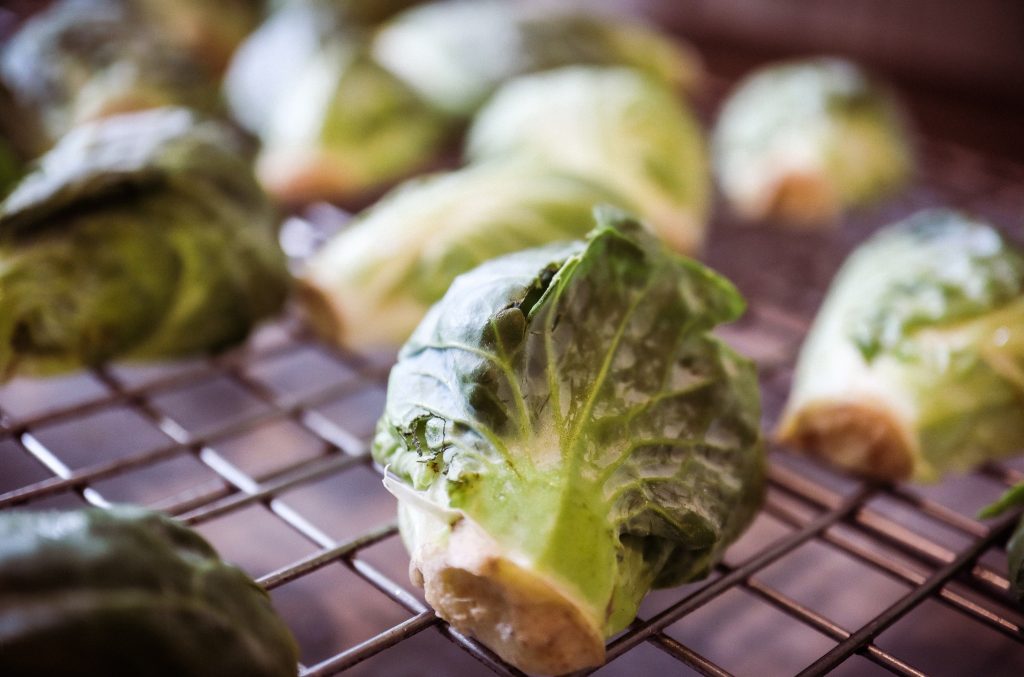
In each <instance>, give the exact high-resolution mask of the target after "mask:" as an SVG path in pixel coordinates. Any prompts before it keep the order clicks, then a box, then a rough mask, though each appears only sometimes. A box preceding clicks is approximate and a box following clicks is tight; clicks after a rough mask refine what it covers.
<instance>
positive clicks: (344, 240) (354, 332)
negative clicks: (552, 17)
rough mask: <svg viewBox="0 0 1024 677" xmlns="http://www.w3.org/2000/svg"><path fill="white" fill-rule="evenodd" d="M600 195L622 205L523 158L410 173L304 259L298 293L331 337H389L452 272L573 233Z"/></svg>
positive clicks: (374, 341) (371, 342) (426, 304)
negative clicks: (416, 176)
mask: <svg viewBox="0 0 1024 677" xmlns="http://www.w3.org/2000/svg"><path fill="white" fill-rule="evenodd" d="M604 202H607V203H613V204H618V205H620V206H621V205H624V204H625V203H624V202H623V201H621V200H620V199H619V198H618V197H617V196H615V195H614V194H612V193H610V192H608V191H607V190H605V189H604V188H602V187H600V186H598V185H597V184H593V183H590V182H587V181H585V180H583V179H579V178H576V177H573V176H571V175H566V174H562V173H558V172H555V171H552V170H543V169H541V168H538V167H536V166H535V165H532V164H521V163H489V164H481V165H477V166H471V167H469V168H466V169H462V170H460V171H457V172H451V173H447V174H438V175H434V176H429V177H424V178H421V179H415V180H412V181H409V182H407V183H406V184H403V185H402V186H399V187H398V188H397V189H395V190H394V191H393V192H392V193H390V194H389V195H388V196H386V197H385V198H384V199H383V200H381V201H380V202H379V203H378V204H376V205H374V206H373V207H371V208H370V209H369V210H367V211H366V212H365V213H363V214H362V215H361V216H360V217H359V218H358V219H357V220H356V222H355V223H354V224H353V225H352V226H351V227H349V228H348V229H347V230H344V231H342V232H341V233H340V234H338V235H337V236H335V238H334V239H333V240H331V241H330V242H328V243H327V245H326V246H325V247H324V248H323V249H322V250H321V251H320V252H318V253H317V254H316V255H315V256H314V257H313V258H312V259H311V260H310V262H309V264H308V266H307V268H306V270H305V272H304V274H303V275H302V278H301V283H302V284H301V287H300V293H301V297H300V298H302V299H303V300H304V302H305V305H306V309H307V314H308V315H309V316H310V318H311V320H312V322H313V323H314V324H315V325H316V326H317V327H318V328H319V329H320V331H321V333H322V334H323V335H324V336H325V337H326V338H328V339H330V340H333V341H335V342H338V343H340V344H343V345H347V346H350V347H356V348H364V347H370V346H397V345H400V344H401V343H402V342H403V341H404V340H405V339H407V338H408V337H409V334H410V333H411V332H412V330H413V329H414V328H415V327H416V325H417V324H418V323H419V321H420V320H421V319H422V318H423V315H424V314H425V313H426V312H427V309H428V308H430V306H431V305H432V304H433V303H434V302H435V301H437V300H438V299H439V298H441V296H443V295H444V293H445V291H447V289H448V286H449V285H450V284H451V281H452V280H453V279H454V278H455V277H456V276H457V275H458V274H459V273H462V272H465V271H467V270H469V269H470V268H472V267H474V266H476V265H477V264H479V263H481V262H483V261H486V260H487V259H490V258H492V257H495V256H498V255H500V254H506V253H509V252H514V251H518V250H520V249H525V248H527V247H532V246H537V245H541V244H546V243H549V242H555V241H559V240H567V239H575V238H579V237H582V236H583V235H585V234H586V233H587V231H588V230H589V229H590V227H591V225H592V224H593V220H592V218H591V210H592V208H593V206H594V205H595V204H600V203H604Z"/></svg>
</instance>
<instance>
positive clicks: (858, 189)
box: [712, 59, 913, 224]
mask: <svg viewBox="0 0 1024 677" xmlns="http://www.w3.org/2000/svg"><path fill="white" fill-rule="evenodd" d="M712 154H713V158H714V165H715V171H716V173H717V175H718V181H719V184H720V186H721V189H722V192H723V194H724V195H725V197H726V199H727V200H728V201H729V202H730V203H731V204H732V206H733V208H734V209H735V210H736V211H737V212H739V213H740V214H741V215H743V216H745V217H747V218H751V219H762V218H767V217H772V218H779V219H781V220H783V221H789V222H792V223H797V224H801V223H805V224H817V223H825V222H828V221H831V220H834V219H835V218H836V217H837V216H838V215H839V214H840V213H841V212H842V211H843V210H844V209H846V208H849V207H852V206H856V205H860V204H863V203H866V202H869V201H871V200H875V199H877V198H879V197H880V196H882V195H884V194H886V193H888V192H890V191H892V190H894V189H896V188H898V187H900V186H901V185H902V184H903V183H904V182H905V181H906V180H907V178H908V176H909V174H910V172H911V169H912V164H913V160H912V155H911V150H910V145H909V140H908V136H907V129H906V125H905V120H904V115H903V113H902V111H901V109H900V107H899V106H898V104H897V102H896V101H895V100H894V99H893V97H892V95H891V94H890V93H889V92H888V91H887V90H886V89H885V88H884V87H882V86H881V85H879V84H878V83H876V82H873V81H872V80H870V79H869V78H868V77H867V76H866V75H865V74H864V73H863V72H862V71H861V70H860V69H859V68H858V67H857V66H855V65H854V64H851V63H848V62H846V61H842V60H839V59H813V60H808V61H798V62H793V63H786V64H781V65H775V66H769V67H766V68H764V69H762V70H759V71H757V72H755V73H754V74H753V75H751V76H750V77H748V78H747V79H745V80H744V81H743V82H741V83H740V85H739V86H738V87H737V89H736V91H735V92H734V93H733V94H732V95H731V96H730V97H729V99H728V100H727V101H726V102H725V104H724V106H723V108H722V112H721V115H720V117H719V119H718V123H717V125H716V127H715V130H714V134H713V137H712Z"/></svg>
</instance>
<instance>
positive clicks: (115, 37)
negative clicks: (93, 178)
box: [0, 1, 220, 145]
mask: <svg viewBox="0 0 1024 677" xmlns="http://www.w3.org/2000/svg"><path fill="white" fill-rule="evenodd" d="M0 71H2V74H3V78H4V80H5V82H6V83H7V86H8V87H9V88H10V89H11V92H12V93H13V95H14V97H15V99H16V101H17V103H18V105H19V106H22V107H24V108H26V109H28V110H31V111H33V112H34V113H35V114H36V115H37V116H38V117H40V118H41V122H42V126H43V128H44V130H45V133H46V134H47V135H48V136H49V139H48V140H47V143H46V145H50V144H52V143H53V142H54V141H55V140H56V139H58V138H60V137H61V136H63V135H64V134H65V133H66V132H67V131H68V130H69V129H71V128H72V127H74V126H75V125H77V124H80V123H82V122H84V121H88V120H92V119H96V118H100V117H104V116H107V115H112V114H116V113H121V112H126V111H133V110H140V109H145V108H156V107H159V106H166V105H181V106H187V107H189V108H193V109H196V110H200V111H207V112H216V111H218V110H219V109H220V99H219V95H218V92H217V87H216V84H215V83H214V82H213V81H212V80H211V79H210V77H209V75H208V74H207V72H206V70H205V68H204V67H203V66H202V65H201V64H199V63H198V62H196V61H193V60H192V59H191V58H190V57H189V56H188V55H186V54H184V53H182V52H180V50H178V49H177V47H175V46H174V45H173V44H171V43H169V42H166V41H165V40H163V39H161V38H160V36H159V35H158V34H156V33H154V32H153V31H151V30H148V29H147V28H146V27H144V26H139V25H136V24H133V23H131V22H129V21H127V17H126V15H125V13H124V12H123V11H121V10H120V9H118V8H117V7H115V6H113V5H110V4H107V3H104V2H75V1H71V2H66V3H56V4H54V5H53V7H51V8H50V9H48V10H46V11H44V12H41V13H39V14H37V15H36V16H34V17H33V18H32V19H30V20H29V21H28V22H26V23H25V25H24V26H23V27H22V28H21V30H19V31H18V32H17V33H16V34H15V35H14V37H13V38H11V40H10V42H9V43H8V44H7V46H6V47H5V48H4V51H3V54H2V60H0Z"/></svg>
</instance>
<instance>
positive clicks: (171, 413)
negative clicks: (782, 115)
mask: <svg viewBox="0 0 1024 677" xmlns="http://www.w3.org/2000/svg"><path fill="white" fill-rule="evenodd" d="M918 150H919V156H920V160H921V167H922V169H921V172H920V174H919V176H918V178H917V180H916V183H915V185H914V187H913V188H912V189H911V190H909V191H908V192H906V193H905V194H903V195H901V196H900V197H898V198H896V199H893V200H891V201H889V202H887V203H886V204H884V205H882V206H880V207H878V208H876V209H872V210H870V211H865V212H860V213H858V214H855V215H854V216H853V217H851V218H849V219H847V220H846V221H844V222H843V223H842V224H841V225H840V226H839V227H838V228H837V229H835V230H831V231H828V232H824V233H822V232H793V231H785V230H779V229H776V228H767V227H756V228H751V227H745V226H742V225H739V224H734V223H731V222H730V220H729V218H728V215H727V214H725V210H722V209H718V210H717V214H718V215H719V216H718V217H716V220H715V224H714V227H713V235H712V237H711V240H710V243H709V247H708V251H707V253H706V259H707V260H708V262H709V263H710V264H711V265H712V266H714V267H715V268H717V269H719V270H720V271H721V272H723V273H725V274H726V275H727V276H729V277H730V278H732V279H733V280H734V281H735V282H736V283H737V285H738V286H739V288H740V289H741V291H742V292H743V293H744V294H745V295H746V297H747V298H748V300H749V303H750V306H749V310H748V312H747V314H746V316H745V317H744V318H743V319H742V320H741V321H740V322H738V323H736V324H734V325H732V326H730V327H727V328H726V329H725V330H724V331H723V336H724V337H725V338H726V340H728V341H730V342H731V343H732V344H734V345H735V346H736V347H738V348H739V349H740V350H742V351H744V352H746V353H747V354H749V355H751V356H752V357H754V358H756V359H757V360H758V362H759V368H760V374H761V381H762V391H763V399H764V409H765V413H764V425H765V428H766V429H770V428H771V427H772V425H773V424H774V422H775V420H776V418H777V416H778V414H779V410H780V408H781V405H782V402H783V399H784V397H785V394H786V392H787V389H788V383H789V379H790V375H791V370H792V366H793V362H794V358H795V354H796V351H797V349H798V347H799V344H800V342H801V340H802V338H803V336H804V334H805V332H806V330H807V326H808V323H809V321H810V319H811V318H812V317H813V313H814V311H815V309H816V308H817V305H818V304H819V302H820V300H821V298H822V295H823V293H824V291H825V288H826V286H827V284H828V281H829V280H830V279H831V277H832V275H833V273H834V272H835V270H836V269H837V267H838V265H839V264H840V262H841V261H842V259H843V257H844V256H845V254H846V253H847V252H848V251H849V250H850V249H851V248H852V247H853V246H854V245H855V244H856V243H857V242H859V241H860V240H862V239H863V238H864V237H866V236H867V235H868V234H869V233H870V232H871V231H872V230H873V229H874V228H876V227H877V226H879V225H881V224H884V223H887V222H889V221H892V220H894V219H896V218H899V217H901V216H903V215H906V214H908V213H910V212H912V211H914V210H916V209H919V208H923V207H927V206H930V205H942V204H946V205H953V206H956V207H959V208H963V209H966V210H970V211H972V212H974V213H977V214H979V215H980V216H983V217H986V218H989V219H991V220H992V221H994V222H995V223H997V224H999V225H1000V226H1001V227H1003V228H1004V229H1005V230H1007V232H1008V233H1009V234H1010V235H1011V237H1016V238H1021V236H1022V231H1021V228H1020V226H1021V223H1022V220H1024V167H1022V166H1018V165H1015V164H1012V163H1007V162H1004V161H999V160H995V159H992V158H988V157H984V156H981V155H978V154H976V153H974V152H972V151H971V150H968V149H966V148H961V147H957V146H955V145H950V144H947V143H942V142H939V141H935V140H930V139H921V140H920V141H919V149H918ZM344 220H345V215H344V214H343V213H342V212H339V211H338V210H335V209H333V208H330V207H324V206H319V207H314V208H311V209H310V210H308V211H307V212H306V213H305V214H304V218H293V219H291V220H290V221H289V222H287V224H286V226H285V228H284V230H283V232H282V241H283V243H284V245H285V247H286V249H287V250H288V251H289V252H290V253H291V254H292V255H294V256H295V257H296V258H298V259H301V258H302V257H303V256H305V255H307V254H308V252H309V251H311V250H312V249H313V248H314V247H315V246H316V243H317V242H319V241H321V240H322V239H323V238H324V237H325V236H326V235H327V234H329V233H330V232H332V231H333V230H335V229H336V228H338V227H341V226H342V224H343V222H344ZM390 363H391V356H390V355H359V354H352V353H347V352H343V351H339V350H336V349H333V348H330V347H327V346H325V345H323V344H320V343H318V342H317V341H316V340H315V339H314V338H313V337H312V336H311V335H310V334H309V333H308V331H307V330H306V328H305V327H304V326H303V324H302V323H301V321H299V320H298V319H297V318H296V316H295V315H294V314H292V313H289V314H287V315H286V316H285V317H284V318H283V319H281V320H279V321H277V322H275V323H272V324H270V325H269V326H266V327H264V328H262V329H261V330H260V331H259V332H258V333H257V334H256V335H255V336H254V337H253V338H252V339H251V340H250V341H249V343H248V344H247V345H246V346H244V347H243V348H240V349H237V350H235V351H233V352H230V353H227V354H223V355H220V356H216V357H209V358H200V359H194V360H188V361H184V362H179V363H173V364H160V365H150V366H138V365H120V364H119V365H111V366H107V367H103V368H100V369H95V370H90V371H87V372H80V373H77V374H73V375H71V376H68V377H63V378H57V379H48V380H22V379H19V380H16V381H14V382H12V383H10V384H8V385H6V386H4V387H3V388H0V509H24V508H28V509H38V508H46V507H72V506H81V505H83V504H92V505H97V506H106V505H109V504H110V503H112V502H138V503H144V504H147V505H150V506H152V507H155V508H157V509H160V510H163V511H166V512H167V513H169V514H171V515H174V516H176V517H177V518H179V519H181V520H182V521H184V522H185V523H187V524H189V525H192V526H193V527H195V528H197V529H198V530H199V531H200V532H201V533H203V534H204V535H205V536H206V537H207V538H208V539H209V540H211V541H212V542H213V543H214V545H216V546H217V547H218V549H219V550H220V551H221V552H222V554H223V555H224V556H225V557H226V558H227V559H230V560H232V561H235V562H236V563H238V564H239V565H240V566H242V567H243V568H245V569H246V570H247V571H249V572H250V573H251V574H252V575H253V576H254V577H256V578H257V580H258V581H259V582H260V584H261V585H263V586H264V587H265V588H267V589H268V590H269V591H270V593H271V595H272V597H273V599H274V602H275V605H276V606H277V607H278V609H279V610H280V612H281V613H282V615H283V616H284V618H285V620H286V621H287V622H288V623H289V625H290V626H291V627H292V629H293V631H294V632H295V635H296V637H297V639H298V641H299V643H300V646H301V649H302V661H303V663H302V664H301V665H300V666H299V667H300V672H301V674H303V675H310V676H312V675H328V674H334V673H337V672H341V671H346V670H350V671H351V673H352V674H361V675H378V674H381V675H383V674H386V675H433V674H437V675H447V674H460V675H473V674H490V673H492V672H493V673H496V674H500V675H518V674H521V673H519V672H518V671H517V670H516V669H514V668H513V667H511V666H509V665H507V664H505V663H504V662H503V661H502V660H501V659H500V658H498V657H497V656H495V655H494V654H493V653H492V652H490V651H489V650H487V649H486V648H485V647H483V646H482V645H480V644H479V643H477V642H475V641H474V640H473V639H472V638H469V637H466V636H463V635H462V634H460V633H458V632H457V631H455V630H454V629H452V628H450V627H448V626H447V624H445V623H444V622H443V621H441V620H439V619H438V618H437V617H436V616H435V615H434V614H433V612H432V611H431V610H430V609H429V607H428V606H427V605H426V604H425V603H424V601H423V598H422V596H421V595H420V594H419V592H418V591H417V590H416V589H415V588H413V587H412V586H411V585H410V584H409V582H408V577H407V573H406V569H407V566H408V558H407V557H406V555H405V553H404V550H403V549H402V546H401V544H400V542H399V537H398V535H397V530H396V527H395V524H394V522H393V519H394V518H393V515H394V503H393V500H392V499H391V497H390V496H388V495H387V494H386V493H385V492H384V491H383V489H382V488H381V486H380V482H379V474H378V470H377V469H375V468H374V467H373V465H372V461H371V459H370V458H369V455H368V448H369V443H370V438H371V435H372V430H373V425H374V422H375V421H376V418H377V416H378V415H379V412H380V410H381V408H382V406H383V401H384V392H385V384H386V378H387V373H388V370H389V367H390ZM769 478H770V484H769V490H768V494H767V502H766V505H765V508H764V510H763V512H762V514H761V515H760V516H759V517H758V519H757V521H756V522H755V524H754V526H753V527H752V528H751V530H750V531H749V532H748V533H747V534H746V535H745V536H744V537H743V539H742V540H741V541H740V542H738V543H737V544H736V545H735V546H733V547H732V548H731V549H730V550H729V552H728V554H727V556H726V559H725V561H724V562H723V563H722V564H721V565H719V566H718V567H717V568H716V569H715V570H714V572H712V575H711V576H710V577H709V578H708V579H706V580H704V581H700V582H696V583H692V584H689V585H686V586H683V587H681V588H676V589H671V590H662V591H656V592H654V593H652V594H651V595H650V596H649V597H648V599H647V600H646V601H645V602H644V605H643V607H642V608H641V613H640V616H639V618H638V619H637V620H636V621H635V622H634V623H633V624H632V625H630V627H629V628H628V629H626V630H625V631H624V632H622V633H620V634H619V635H618V636H616V637H614V638H612V639H611V641H610V642H609V644H608V664H607V665H606V666H605V667H603V668H600V669H598V670H596V671H595V672H596V674H598V675H605V676H608V675H642V674H652V673H655V672H656V671H657V672H662V673H664V674H703V675H729V674H749V675H774V674H796V673H799V674H803V675H819V674H824V673H827V672H830V671H835V672H836V673H837V674H849V675H862V674H874V673H876V672H877V673H879V674H882V673H885V672H890V673H896V674H901V675H922V674H986V675H998V674H1007V675H1009V674H1024V631H1022V627H1024V617H1022V615H1021V613H1020V612H1019V611H1018V610H1017V609H1016V608H1015V607H1014V606H1013V604H1012V603H1011V601H1010V599H1009V597H1008V594H1007V590H1008V582H1007V580H1006V577H1005V572H1004V567H1005V550H1004V547H1005V540H1006V537H1007V535H1008V533H1009V532H1010V530H1011V528H1012V526H1013V522H1014V520H1013V518H1006V519H1004V520H1002V521H997V522H988V523H984V522H980V521H978V520H977V519H976V518H975V517H974V514H975V512H976V510H977V509H978V508H979V507H980V506H982V505H984V504H986V503H988V502H989V501H990V500H992V499H993V498H994V497H995V496H997V495H998V494H999V493H1000V492H1001V491H1002V490H1003V489H1005V488H1006V487H1007V486H1009V485H1010V484H1012V483H1014V482H1016V481H1018V480H1020V479H1022V478H1024V463H1022V462H1021V461H1019V460H1018V461H1011V462H1007V463H1000V464H989V465H987V466H985V467H982V468H981V469H979V470H978V471H977V472H975V473H973V474H971V475H968V476H965V477H959V478H954V479H951V480H949V481H947V482H945V483H943V484H940V485H937V486H930V487H925V486H913V485H906V486H903V485H901V486H887V485H879V484H872V483H868V482H864V481H860V480H856V479H852V478H850V477H847V476H844V475H841V474H837V473H835V472H833V471H832V470H830V469H828V468H826V467H824V466H822V465H818V464H817V463H815V462H812V461H809V460H805V459H801V458H799V457H796V456H793V455H791V454H788V453H786V452H785V451H784V450H776V449H773V450H772V453H771V456H770V468H769Z"/></svg>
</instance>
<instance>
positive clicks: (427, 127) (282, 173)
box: [225, 1, 450, 202]
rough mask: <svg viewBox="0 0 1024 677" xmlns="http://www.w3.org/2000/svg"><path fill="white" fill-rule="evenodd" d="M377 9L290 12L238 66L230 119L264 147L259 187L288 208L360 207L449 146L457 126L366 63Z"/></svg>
mask: <svg viewBox="0 0 1024 677" xmlns="http://www.w3.org/2000/svg"><path fill="white" fill-rule="evenodd" d="M374 8H376V9H375V11H376V12H383V11H384V10H385V9H386V8H385V7H383V6H381V7H376V6H374V7H370V6H369V5H368V4H366V6H364V3H360V2H340V3H339V2H323V1H319V2H297V3H293V4H290V5H286V6H285V7H283V8H282V9H280V10H279V11H278V12H276V13H275V14H274V15H273V16H272V17H271V18H270V19H269V20H268V21H267V22H266V23H265V24H264V25H263V26H261V27H260V29H259V30H258V31H257V32H256V33H255V34H254V35H253V36H252V37H251V38H250V39H249V40H247V41H246V42H245V43H244V44H243V45H242V46H241V47H240V48H239V51H238V54H237V55H236V57H235V59H234V61H233V62H232V64H231V68H230V69H229V71H228V74H227V78H226V79H225V92H226V94H227V98H228V101H229V103H230V106H231V109H232V112H233V113H234V116H235V118H236V119H237V120H239V122H241V123H242V125H243V126H245V127H246V128H247V129H248V130H249V131H251V132H253V133H254V134H256V135H258V136H259V137H260V140H261V141H262V143H263V152H262V153H261V155H260V158H259V161H258V174H259V177H260V180H261V182H262V183H263V185H264V187H265V188H266V189H267V191H268V192H270V193H271V194H273V195H274V196H275V197H277V198H278V199H280V200H282V201H285V202H302V201H310V200H315V199H349V198H354V197H360V196H362V195H364V194H365V193H368V192H372V191H373V190H375V189H377V188H379V187H380V186H386V185H388V184H390V183H394V182H395V181H397V180H399V179H401V178H404V177H406V176H408V175H409V174H411V173H413V172H414V171H415V170H418V169H422V168H423V167H424V166H426V165H427V164H428V163H429V162H430V161H431V160H433V159H434V157H435V156H436V155H437V152H438V149H439V148H440V147H441V146H442V145H443V144H444V141H445V139H446V138H447V137H448V134H449V128H450V122H449V120H448V119H447V118H446V117H445V116H442V115H440V114H438V113H437V112H436V111H434V110H433V109H432V108H431V107H430V106H429V105H427V104H426V103H425V102H424V101H422V100H421V99H420V97H419V96H418V95H417V94H416V93H415V92H413V91H412V89H410V88H409V87H408V86H407V85H406V84H404V83H403V82H402V81H400V80H399V79H398V78H396V77H395V76H394V75H392V74H391V73H390V72H388V71H387V70H385V69H384V68H382V67H381V66H380V65H378V64H377V63H376V62H375V61H374V60H373V59H372V58H371V57H370V56H369V54H368V53H367V51H368V40H369V37H370V36H369V31H370V29H371V28H372V26H370V25H368V24H366V23H364V22H365V21H371V20H372V19H373V18H374V17H375V16H376V15H375V11H374ZM393 9H395V8H393Z"/></svg>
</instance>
